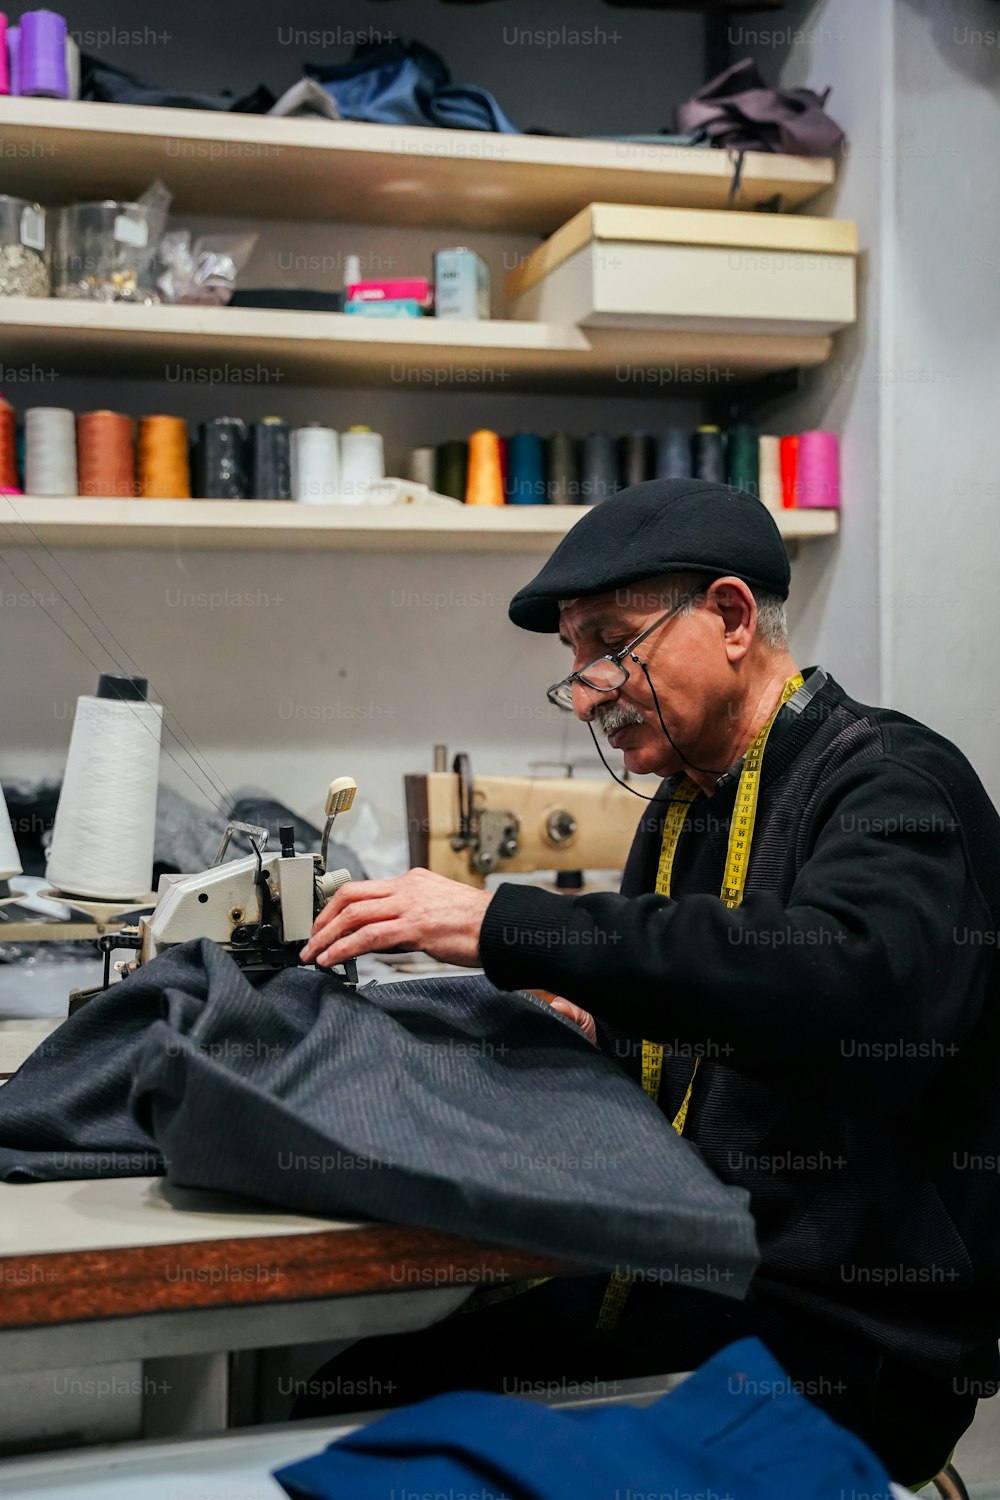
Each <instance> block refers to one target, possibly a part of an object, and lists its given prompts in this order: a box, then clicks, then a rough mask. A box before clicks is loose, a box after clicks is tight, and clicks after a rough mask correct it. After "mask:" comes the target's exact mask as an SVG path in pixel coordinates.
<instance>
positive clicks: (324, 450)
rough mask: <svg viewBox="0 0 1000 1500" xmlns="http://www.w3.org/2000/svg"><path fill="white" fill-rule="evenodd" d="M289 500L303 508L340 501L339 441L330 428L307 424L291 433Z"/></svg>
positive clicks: (333, 503)
mask: <svg viewBox="0 0 1000 1500" xmlns="http://www.w3.org/2000/svg"><path fill="white" fill-rule="evenodd" d="M292 499H293V500H298V501H299V502H300V503H301V504H303V505H335V504H336V503H337V501H338V500H339V499H340V439H339V438H338V437H337V434H336V433H335V432H334V430H333V428H332V427H324V426H322V424H321V423H319V422H311V423H310V424H309V426H308V427H300V428H298V430H297V431H296V432H293V433H292Z"/></svg>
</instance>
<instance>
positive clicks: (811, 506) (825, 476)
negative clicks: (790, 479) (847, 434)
mask: <svg viewBox="0 0 1000 1500" xmlns="http://www.w3.org/2000/svg"><path fill="white" fill-rule="evenodd" d="M795 492H796V504H797V505H798V506H800V507H801V508H802V509H803V510H839V509H840V442H839V439H838V437H837V434H836V433H835V432H800V433H799V452H798V474H797V475H796V485H795Z"/></svg>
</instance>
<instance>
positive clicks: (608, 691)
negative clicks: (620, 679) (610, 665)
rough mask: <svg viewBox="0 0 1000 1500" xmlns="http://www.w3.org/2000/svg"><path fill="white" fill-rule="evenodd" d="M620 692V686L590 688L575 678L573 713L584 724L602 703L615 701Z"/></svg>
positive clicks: (587, 722)
mask: <svg viewBox="0 0 1000 1500" xmlns="http://www.w3.org/2000/svg"><path fill="white" fill-rule="evenodd" d="M620 693H621V688H620V687H614V688H592V687H588V686H587V684H586V683H585V682H581V681H580V679H579V678H576V679H575V680H574V682H573V713H574V714H575V716H576V717H577V718H578V719H580V720H581V721H582V722H583V723H584V724H589V723H590V722H591V721H592V720H593V718H594V715H595V714H596V713H597V710H598V709H599V708H600V707H601V706H602V704H605V703H614V702H616V701H617V699H618V696H619V694H620Z"/></svg>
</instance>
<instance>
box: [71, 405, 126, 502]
mask: <svg viewBox="0 0 1000 1500" xmlns="http://www.w3.org/2000/svg"><path fill="white" fill-rule="evenodd" d="M76 464H77V475H78V479H79V486H80V494H81V495H112V496H129V495H134V494H135V454H134V452H133V447H132V418H131V417H127V416H125V415H124V413H123V412H120V411H85V412H81V413H80V415H79V416H78V417H77V419H76Z"/></svg>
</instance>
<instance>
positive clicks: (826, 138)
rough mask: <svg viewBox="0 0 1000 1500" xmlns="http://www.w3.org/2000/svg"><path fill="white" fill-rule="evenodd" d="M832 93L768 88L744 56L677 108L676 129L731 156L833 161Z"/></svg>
mask: <svg viewBox="0 0 1000 1500" xmlns="http://www.w3.org/2000/svg"><path fill="white" fill-rule="evenodd" d="M829 95H830V90H829V89H826V90H824V92H823V93H822V94H817V93H814V91H813V90H812V89H806V88H798V89H788V88H776V89H772V88H768V86H767V84H766V83H765V82H764V80H763V78H762V77H761V75H760V73H759V72H758V70H757V65H756V63H755V62H753V61H752V59H751V58H749V57H746V58H744V59H743V60H742V62H738V63H734V64H733V66H732V67H731V68H727V69H726V70H725V72H724V73H720V74H719V75H718V77H716V78H713V79H711V80H710V81H709V82H708V83H706V84H705V85H704V87H703V88H700V89H699V90H698V92H697V93H696V94H692V96H691V98H690V99H688V100H686V101H685V103H683V104H679V105H678V106H677V128H678V130H698V131H704V133H705V134H706V135H707V136H708V138H709V140H710V141H711V142H712V144H713V145H714V146H724V147H727V148H728V149H729V150H732V151H786V152H788V153H789V154H791V155H797V156H837V155H838V154H839V152H840V149H841V147H842V145H843V142H844V132H843V131H842V130H841V128H840V126H839V125H838V124H837V122H836V121H835V120H831V118H830V116H829V115H828V114H827V113H826V111H825V109H824V106H825V104H826V101H827V99H828V98H829Z"/></svg>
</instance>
